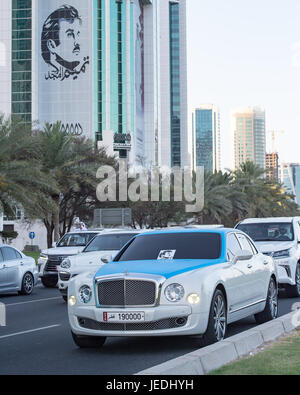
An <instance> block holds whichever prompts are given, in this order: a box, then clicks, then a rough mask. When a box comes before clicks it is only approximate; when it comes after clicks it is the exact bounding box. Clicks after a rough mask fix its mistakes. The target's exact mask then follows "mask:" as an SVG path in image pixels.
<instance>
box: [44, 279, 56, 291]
mask: <svg viewBox="0 0 300 395" xmlns="http://www.w3.org/2000/svg"><path fill="white" fill-rule="evenodd" d="M41 281H42V284H43V286H44V287H46V288H56V285H57V280H53V279H49V278H43V277H42V278H41Z"/></svg>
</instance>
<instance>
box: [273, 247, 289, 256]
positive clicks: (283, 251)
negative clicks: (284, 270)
mask: <svg viewBox="0 0 300 395" xmlns="http://www.w3.org/2000/svg"><path fill="white" fill-rule="evenodd" d="M290 256H291V248H290V249H288V250H282V251H277V252H274V253H273V258H274V259H282V258H289V257H290Z"/></svg>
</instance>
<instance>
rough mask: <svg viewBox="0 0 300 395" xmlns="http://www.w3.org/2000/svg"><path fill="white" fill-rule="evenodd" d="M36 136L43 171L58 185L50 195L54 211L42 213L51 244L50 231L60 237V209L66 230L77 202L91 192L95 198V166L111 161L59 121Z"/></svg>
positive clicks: (81, 203) (81, 202)
mask: <svg viewBox="0 0 300 395" xmlns="http://www.w3.org/2000/svg"><path fill="white" fill-rule="evenodd" d="M38 139H39V150H40V152H39V157H40V160H41V163H42V170H43V172H44V173H45V174H46V175H47V176H48V177H49V178H51V179H53V180H55V183H56V187H57V192H56V193H53V194H51V199H52V201H53V204H54V205H55V207H56V210H55V212H54V213H53V214H52V215H47V212H46V213H45V216H44V224H45V226H46V228H47V233H48V245H49V246H50V245H51V244H52V233H53V231H54V240H55V241H57V240H58V239H59V238H60V211H62V210H60V209H62V208H63V213H62V212H61V215H63V221H64V229H63V230H66V229H67V227H68V228H70V226H71V224H72V216H73V217H74V216H75V214H74V212H75V211H74V210H75V209H76V208H78V203H79V202H80V204H79V206H80V207H82V206H84V205H85V204H86V203H88V199H89V197H91V196H92V195H94V197H93V196H92V199H93V198H94V200H95V199H96V197H95V195H96V193H95V192H96V185H97V179H96V171H97V168H98V167H99V166H101V165H103V164H104V163H105V164H106V163H109V164H114V161H113V159H111V158H108V157H107V156H106V154H105V151H104V150H98V149H96V148H95V146H94V144H93V143H92V142H91V141H89V140H86V139H85V138H80V139H78V138H77V137H75V136H74V135H71V134H69V133H67V132H66V131H65V130H64V128H62V127H61V123H60V122H58V123H56V124H54V125H53V126H51V125H49V124H46V126H45V128H44V130H43V131H42V132H41V133H40V134H39V136H38ZM67 221H68V225H67Z"/></svg>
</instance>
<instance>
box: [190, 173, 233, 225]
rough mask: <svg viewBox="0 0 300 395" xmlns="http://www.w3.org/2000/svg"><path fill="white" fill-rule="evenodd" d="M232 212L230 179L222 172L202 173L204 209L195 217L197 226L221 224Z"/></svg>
mask: <svg viewBox="0 0 300 395" xmlns="http://www.w3.org/2000/svg"><path fill="white" fill-rule="evenodd" d="M231 212H232V203H231V200H230V177H229V176H228V174H226V173H225V174H223V173H222V172H216V173H211V172H208V171H205V172H204V207H203V210H202V211H201V213H199V214H198V216H197V222H198V223H199V224H204V223H219V224H220V223H221V222H222V218H223V217H224V216H228V215H230V213H231Z"/></svg>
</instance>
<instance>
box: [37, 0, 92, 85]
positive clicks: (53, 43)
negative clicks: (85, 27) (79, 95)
mask: <svg viewBox="0 0 300 395" xmlns="http://www.w3.org/2000/svg"><path fill="white" fill-rule="evenodd" d="M82 23H83V22H82V19H81V17H80V15H79V13H78V10H77V9H76V8H74V7H72V6H69V5H63V6H61V7H60V8H59V9H57V10H55V11H54V12H53V13H52V14H50V15H49V16H48V18H47V19H46V21H45V23H44V25H43V30H42V37H41V48H42V57H43V59H44V60H45V62H46V63H47V64H48V66H49V72H48V74H47V75H46V79H60V80H64V79H65V78H69V77H70V76H72V77H73V79H77V78H78V75H79V74H80V73H82V72H83V73H84V72H85V71H86V65H87V64H88V63H89V57H88V56H83V54H82V44H81V30H82Z"/></svg>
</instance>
